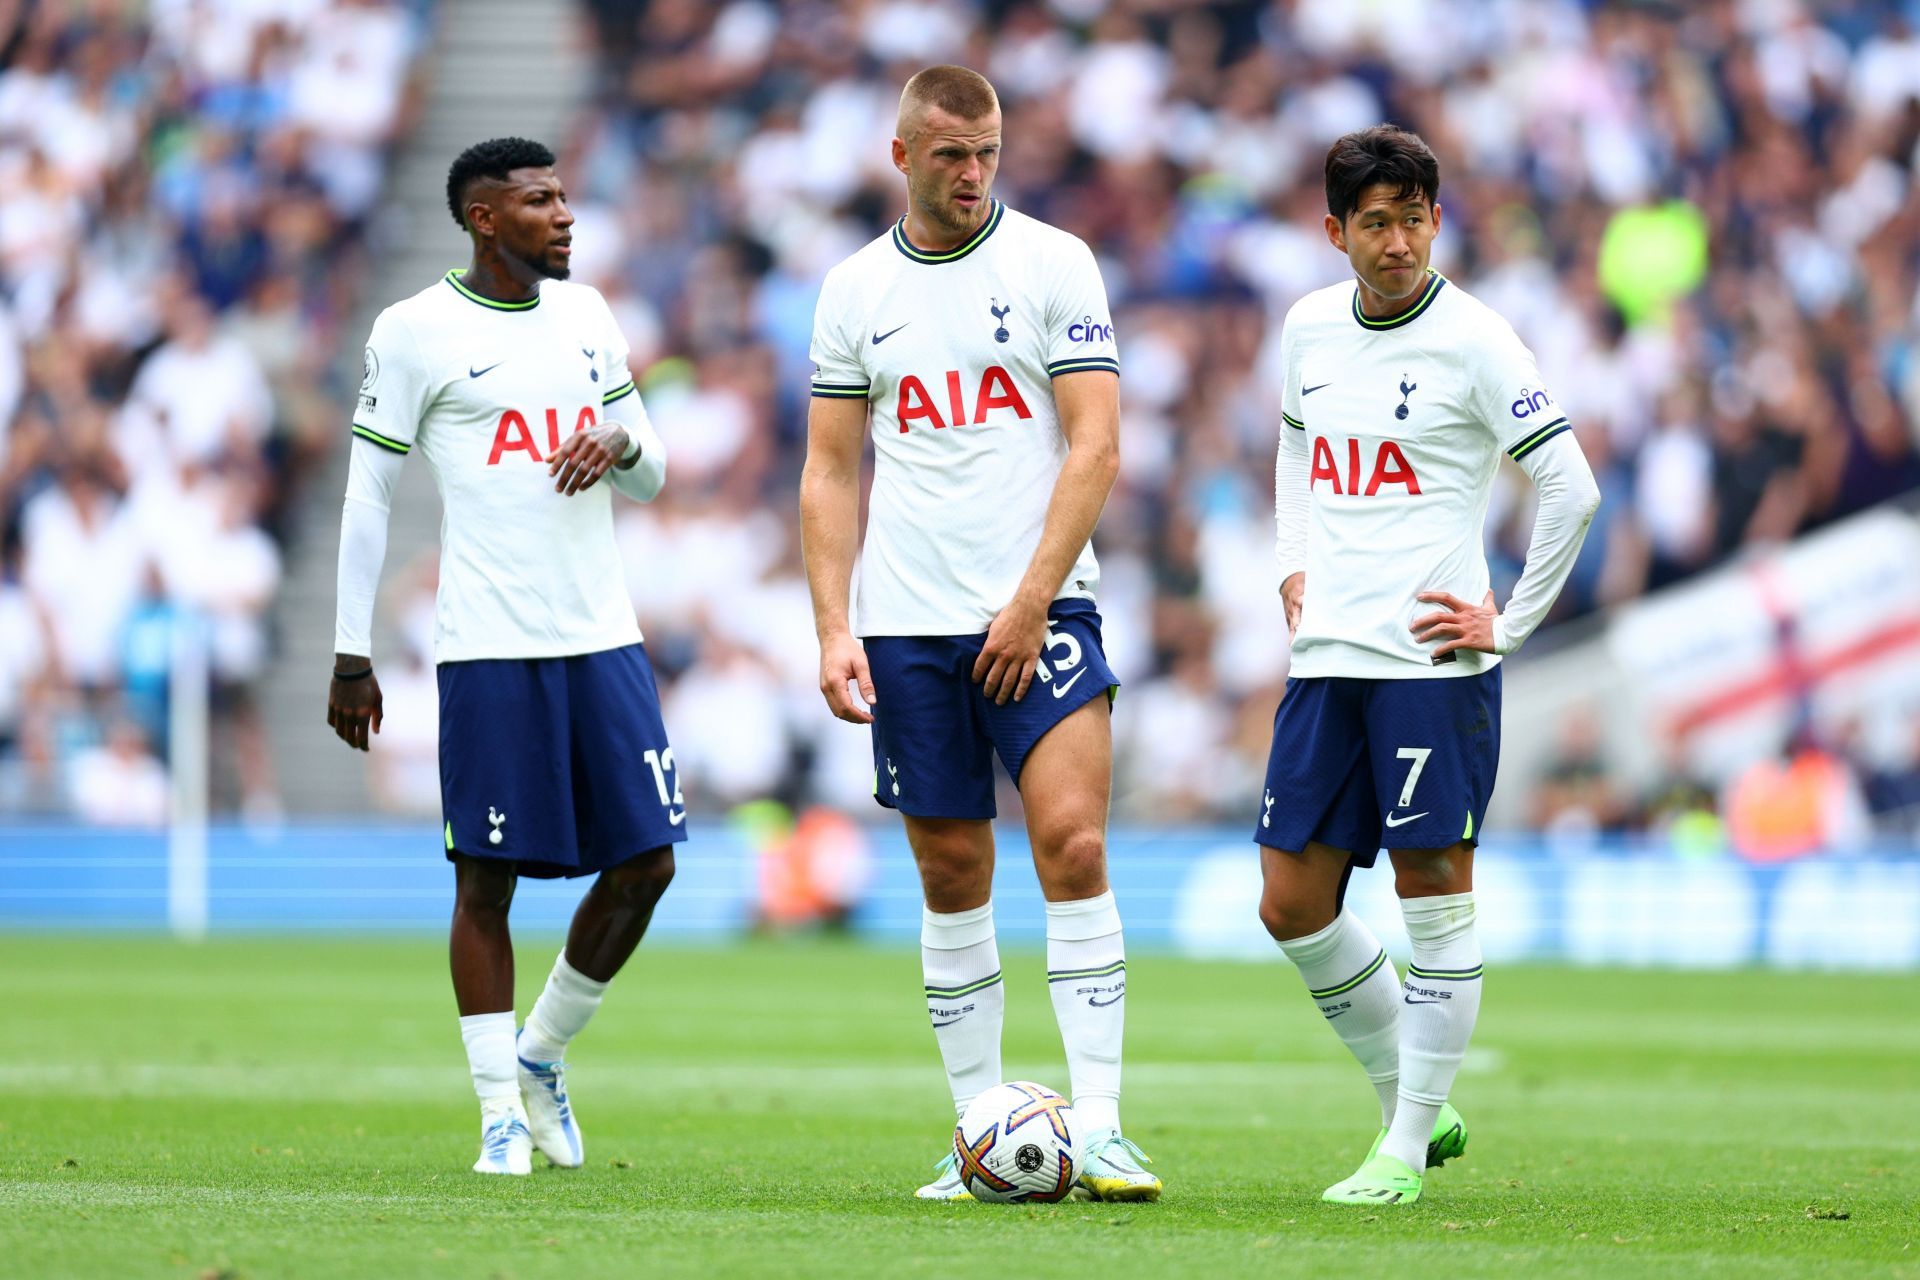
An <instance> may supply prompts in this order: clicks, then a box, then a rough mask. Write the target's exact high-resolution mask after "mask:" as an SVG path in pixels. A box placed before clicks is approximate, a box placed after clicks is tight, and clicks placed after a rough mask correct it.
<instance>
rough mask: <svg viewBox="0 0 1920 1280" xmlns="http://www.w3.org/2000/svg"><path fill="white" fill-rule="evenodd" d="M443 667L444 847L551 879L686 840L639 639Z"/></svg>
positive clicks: (676, 781) (676, 783) (656, 694)
mask: <svg viewBox="0 0 1920 1280" xmlns="http://www.w3.org/2000/svg"><path fill="white" fill-rule="evenodd" d="M439 676H440V809H441V813H442V814H443V815H444V817H445V819H446V824H447V825H446V832H445V837H446V845H447V856H448V857H449V858H451V857H453V855H454V854H456V853H458V854H462V855H465V856H467V857H472V858H500V859H504V860H506V861H510V862H512V863H514V864H515V870H517V871H518V872H519V874H521V875H523V876H536V877H540V878H542V879H550V878H552V877H555V876H584V875H592V874H593V873H594V872H596V871H604V870H605V869H606V868H608V867H611V866H617V865H618V864H620V863H622V862H625V861H627V860H628V859H630V858H632V857H634V856H635V855H636V854H641V853H645V852H647V851H648V850H649V849H657V848H659V847H660V846H661V845H666V844H673V843H674V842H675V841H679V840H684V839H686V838H687V826H686V823H687V808H686V805H685V803H684V802H683V801H682V800H681V797H680V775H679V771H678V770H676V769H675V768H674V765H673V748H672V747H670V746H668V745H667V731H666V728H665V726H664V725H662V724H661V722H660V691H659V690H658V689H657V688H656V687H655V686H654V683H653V667H652V665H651V664H650V663H649V662H648V661H647V651H646V647H645V646H644V645H638V644H632V645H627V646H626V647H625V648H621V649H608V650H605V651H603V652H600V653H587V654H581V655H580V656H578V657H572V658H499V659H492V658H489V659H479V660H476V661H472V662H443V663H441V664H440V668H439Z"/></svg>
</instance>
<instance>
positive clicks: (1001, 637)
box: [973, 600, 1047, 707]
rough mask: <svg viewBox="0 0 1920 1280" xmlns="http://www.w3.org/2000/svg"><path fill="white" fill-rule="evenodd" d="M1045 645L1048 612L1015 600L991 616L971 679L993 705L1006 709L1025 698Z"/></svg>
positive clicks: (975, 660)
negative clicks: (990, 622) (1012, 703)
mask: <svg viewBox="0 0 1920 1280" xmlns="http://www.w3.org/2000/svg"><path fill="white" fill-rule="evenodd" d="M1046 643H1047V609H1046V606H1045V605H1041V606H1040V607H1039V608H1037V609H1036V608H1034V607H1033V606H1032V605H1028V604H1022V603H1021V602H1020V601H1018V600H1015V601H1014V602H1013V603H1012V604H1010V605H1008V606H1007V607H1006V608H1004V609H1002V610H1001V611H1000V612H999V613H996V614H994V615H993V624H992V625H991V626H989V627H988V628H987V642H986V643H985V644H983V645H981V646H980V656H979V657H977V658H975V659H974V660H973V678H974V680H975V682H976V683H978V684H979V685H980V692H982V693H984V694H986V695H987V696H988V697H989V698H992V699H993V700H994V702H995V704H996V705H998V706H1002V707H1004V706H1006V705H1007V702H1008V701H1009V700H1012V701H1014V702H1018V701H1020V699H1022V698H1024V697H1026V696H1027V686H1028V685H1030V684H1032V683H1033V673H1034V670H1035V669H1036V668H1037V667H1038V666H1039V665H1040V650H1041V648H1042V647H1043V646H1044V645H1045V644H1046Z"/></svg>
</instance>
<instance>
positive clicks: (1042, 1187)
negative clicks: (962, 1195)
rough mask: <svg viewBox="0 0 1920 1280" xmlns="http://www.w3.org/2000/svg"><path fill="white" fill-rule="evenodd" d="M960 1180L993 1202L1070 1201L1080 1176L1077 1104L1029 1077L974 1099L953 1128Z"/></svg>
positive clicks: (976, 1195) (997, 1087)
mask: <svg viewBox="0 0 1920 1280" xmlns="http://www.w3.org/2000/svg"><path fill="white" fill-rule="evenodd" d="M953 1156H954V1159H955V1160H957V1161H959V1166H958V1167H959V1170H960V1180H961V1182H962V1183H964V1184H965V1186H966V1188H967V1190H968V1191H970V1192H972V1193H973V1198H974V1199H976V1200H986V1201H989V1202H991V1203H994V1204H1024V1203H1029V1202H1033V1201H1038V1202H1041V1203H1051V1202H1053V1201H1056V1200H1065V1199H1066V1198H1067V1197H1068V1196H1069V1195H1070V1194H1072V1192H1073V1184H1074V1181H1075V1180H1076V1179H1077V1178H1079V1176H1080V1140H1079V1135H1078V1134H1077V1133H1076V1131H1075V1129H1074V1119H1073V1105H1072V1104H1071V1103H1069V1102H1068V1101H1067V1100H1066V1099H1065V1098H1063V1097H1061V1096H1060V1095H1059V1094H1057V1093H1055V1092H1054V1091H1053V1090H1051V1089H1049V1088H1047V1087H1046V1086H1045V1085H1038V1084H1034V1083H1033V1082H1032V1081H1030V1080H1013V1081H1009V1082H1008V1083H1006V1084H997V1085H995V1086H994V1087H993V1088H991V1089H988V1090H987V1091H986V1092H985V1093H983V1094H981V1095H980V1096H979V1097H977V1098H975V1099H974V1100H973V1102H972V1103H971V1104H970V1105H969V1106H968V1107H967V1113H966V1114H965V1115H963V1116H961V1117H960V1123H959V1124H958V1125H956V1126H955V1127H954V1130H953Z"/></svg>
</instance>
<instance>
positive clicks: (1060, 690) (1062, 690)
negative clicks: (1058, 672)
mask: <svg viewBox="0 0 1920 1280" xmlns="http://www.w3.org/2000/svg"><path fill="white" fill-rule="evenodd" d="M1085 674H1087V669H1086V668H1085V667H1082V668H1080V669H1079V670H1078V671H1076V672H1074V673H1073V679H1072V680H1069V681H1067V682H1066V683H1065V684H1057V685H1055V686H1053V696H1054V697H1056V698H1064V697H1066V696H1067V690H1069V689H1071V688H1073V686H1074V685H1075V684H1076V683H1078V682H1079V680H1080V677H1081V676H1083V675H1085Z"/></svg>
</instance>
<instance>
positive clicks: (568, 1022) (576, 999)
mask: <svg viewBox="0 0 1920 1280" xmlns="http://www.w3.org/2000/svg"><path fill="white" fill-rule="evenodd" d="M606 994H607V984H606V983H604V982H595V981H594V980H593V979H592V978H589V977H587V976H586V975H585V974H583V973H581V972H580V971H579V970H578V969H576V968H574V967H573V966H572V965H570V964H568V963H567V952H566V949H565V948H564V947H563V948H561V951H560V957H559V959H557V960H555V961H554V962H553V972H552V973H550V974H548V975H547V985H546V986H545V987H544V988H543V989H542V990H541V992H540V998H539V999H538V1000H535V1001H534V1002H533V1012H531V1013H529V1014H528V1015H527V1026H526V1030H525V1031H523V1032H522V1033H521V1035H520V1050H519V1052H520V1056H521V1057H523V1058H525V1059H526V1060H527V1061H528V1062H558V1061H560V1060H561V1059H562V1058H564V1057H566V1056H567V1046H568V1045H569V1044H571V1043H573V1038H574V1037H575V1036H577V1035H579V1034H580V1032H581V1030H582V1029H583V1028H584V1027H585V1026H586V1025H587V1020H588V1019H589V1018H591V1017H593V1014H594V1010H596V1009H598V1008H599V1007H600V997H602V996H604V995H606Z"/></svg>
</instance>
